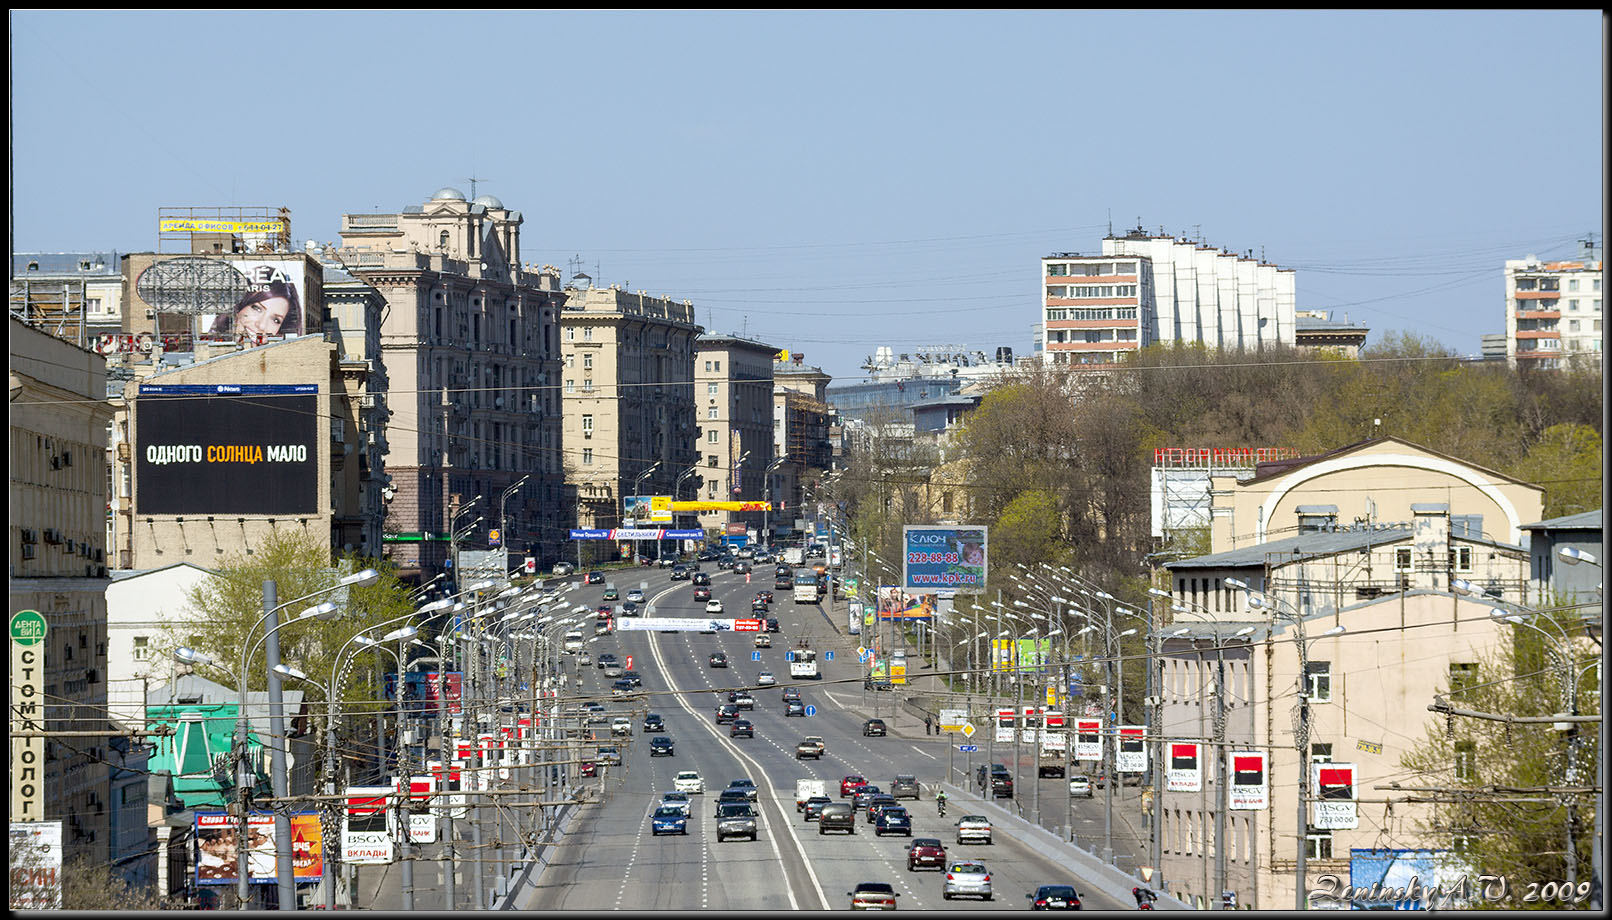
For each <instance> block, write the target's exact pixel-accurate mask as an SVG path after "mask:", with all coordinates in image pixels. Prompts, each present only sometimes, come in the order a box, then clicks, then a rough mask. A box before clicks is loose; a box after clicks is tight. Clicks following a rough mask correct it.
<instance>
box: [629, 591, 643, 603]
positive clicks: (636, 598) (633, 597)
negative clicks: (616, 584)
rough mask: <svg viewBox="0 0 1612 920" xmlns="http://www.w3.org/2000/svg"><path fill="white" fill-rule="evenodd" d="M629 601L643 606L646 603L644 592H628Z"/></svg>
mask: <svg viewBox="0 0 1612 920" xmlns="http://www.w3.org/2000/svg"><path fill="white" fill-rule="evenodd" d="M627 600H629V601H632V602H633V603H635V604H642V603H643V602H644V592H642V591H640V590H639V589H637V588H634V589H632V590H631V591H628V592H627Z"/></svg>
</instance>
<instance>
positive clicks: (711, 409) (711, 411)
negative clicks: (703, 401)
mask: <svg viewBox="0 0 1612 920" xmlns="http://www.w3.org/2000/svg"><path fill="white" fill-rule="evenodd" d="M705 417H706V418H708V419H711V418H717V407H716V406H707V407H706V408H705Z"/></svg>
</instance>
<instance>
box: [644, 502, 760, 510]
mask: <svg viewBox="0 0 1612 920" xmlns="http://www.w3.org/2000/svg"><path fill="white" fill-rule="evenodd" d="M652 507H653V506H652ZM672 510H673V511H771V510H772V503H771V502H672Z"/></svg>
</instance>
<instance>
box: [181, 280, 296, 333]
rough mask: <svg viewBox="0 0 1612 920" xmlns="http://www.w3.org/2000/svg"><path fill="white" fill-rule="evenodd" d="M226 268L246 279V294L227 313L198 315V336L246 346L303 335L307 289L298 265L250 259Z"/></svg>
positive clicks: (196, 330) (196, 329)
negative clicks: (236, 340)
mask: <svg viewBox="0 0 1612 920" xmlns="http://www.w3.org/2000/svg"><path fill="white" fill-rule="evenodd" d="M229 264H230V265H231V266H232V267H234V268H235V270H236V271H238V272H240V273H241V274H242V275H245V276H246V281H247V285H246V294H245V296H243V297H242V298H241V299H240V301H238V302H237V303H236V304H235V306H234V307H233V308H232V309H231V310H230V311H229V312H228V313H217V314H206V313H204V314H201V315H198V316H197V317H196V328H195V332H196V334H197V335H198V336H205V337H210V338H219V337H237V338H239V337H244V338H245V339H246V341H247V342H248V343H258V342H263V341H267V340H269V339H271V338H274V337H277V336H283V335H291V336H297V335H302V334H303V331H304V330H305V328H306V325H307V314H306V310H305V304H306V303H307V300H306V294H307V285H306V283H305V282H306V279H305V278H304V277H303V263H302V262H300V261H288V260H284V259H281V260H262V259H251V260H232V261H231V262H230V263H229Z"/></svg>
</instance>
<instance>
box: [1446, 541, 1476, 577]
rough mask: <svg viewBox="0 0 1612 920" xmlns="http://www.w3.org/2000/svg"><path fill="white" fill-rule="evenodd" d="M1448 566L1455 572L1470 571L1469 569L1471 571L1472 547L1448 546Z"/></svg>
mask: <svg viewBox="0 0 1612 920" xmlns="http://www.w3.org/2000/svg"><path fill="white" fill-rule="evenodd" d="M1450 568H1452V569H1454V570H1455V571H1457V572H1470V571H1472V547H1470V546H1452V547H1450Z"/></svg>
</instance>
